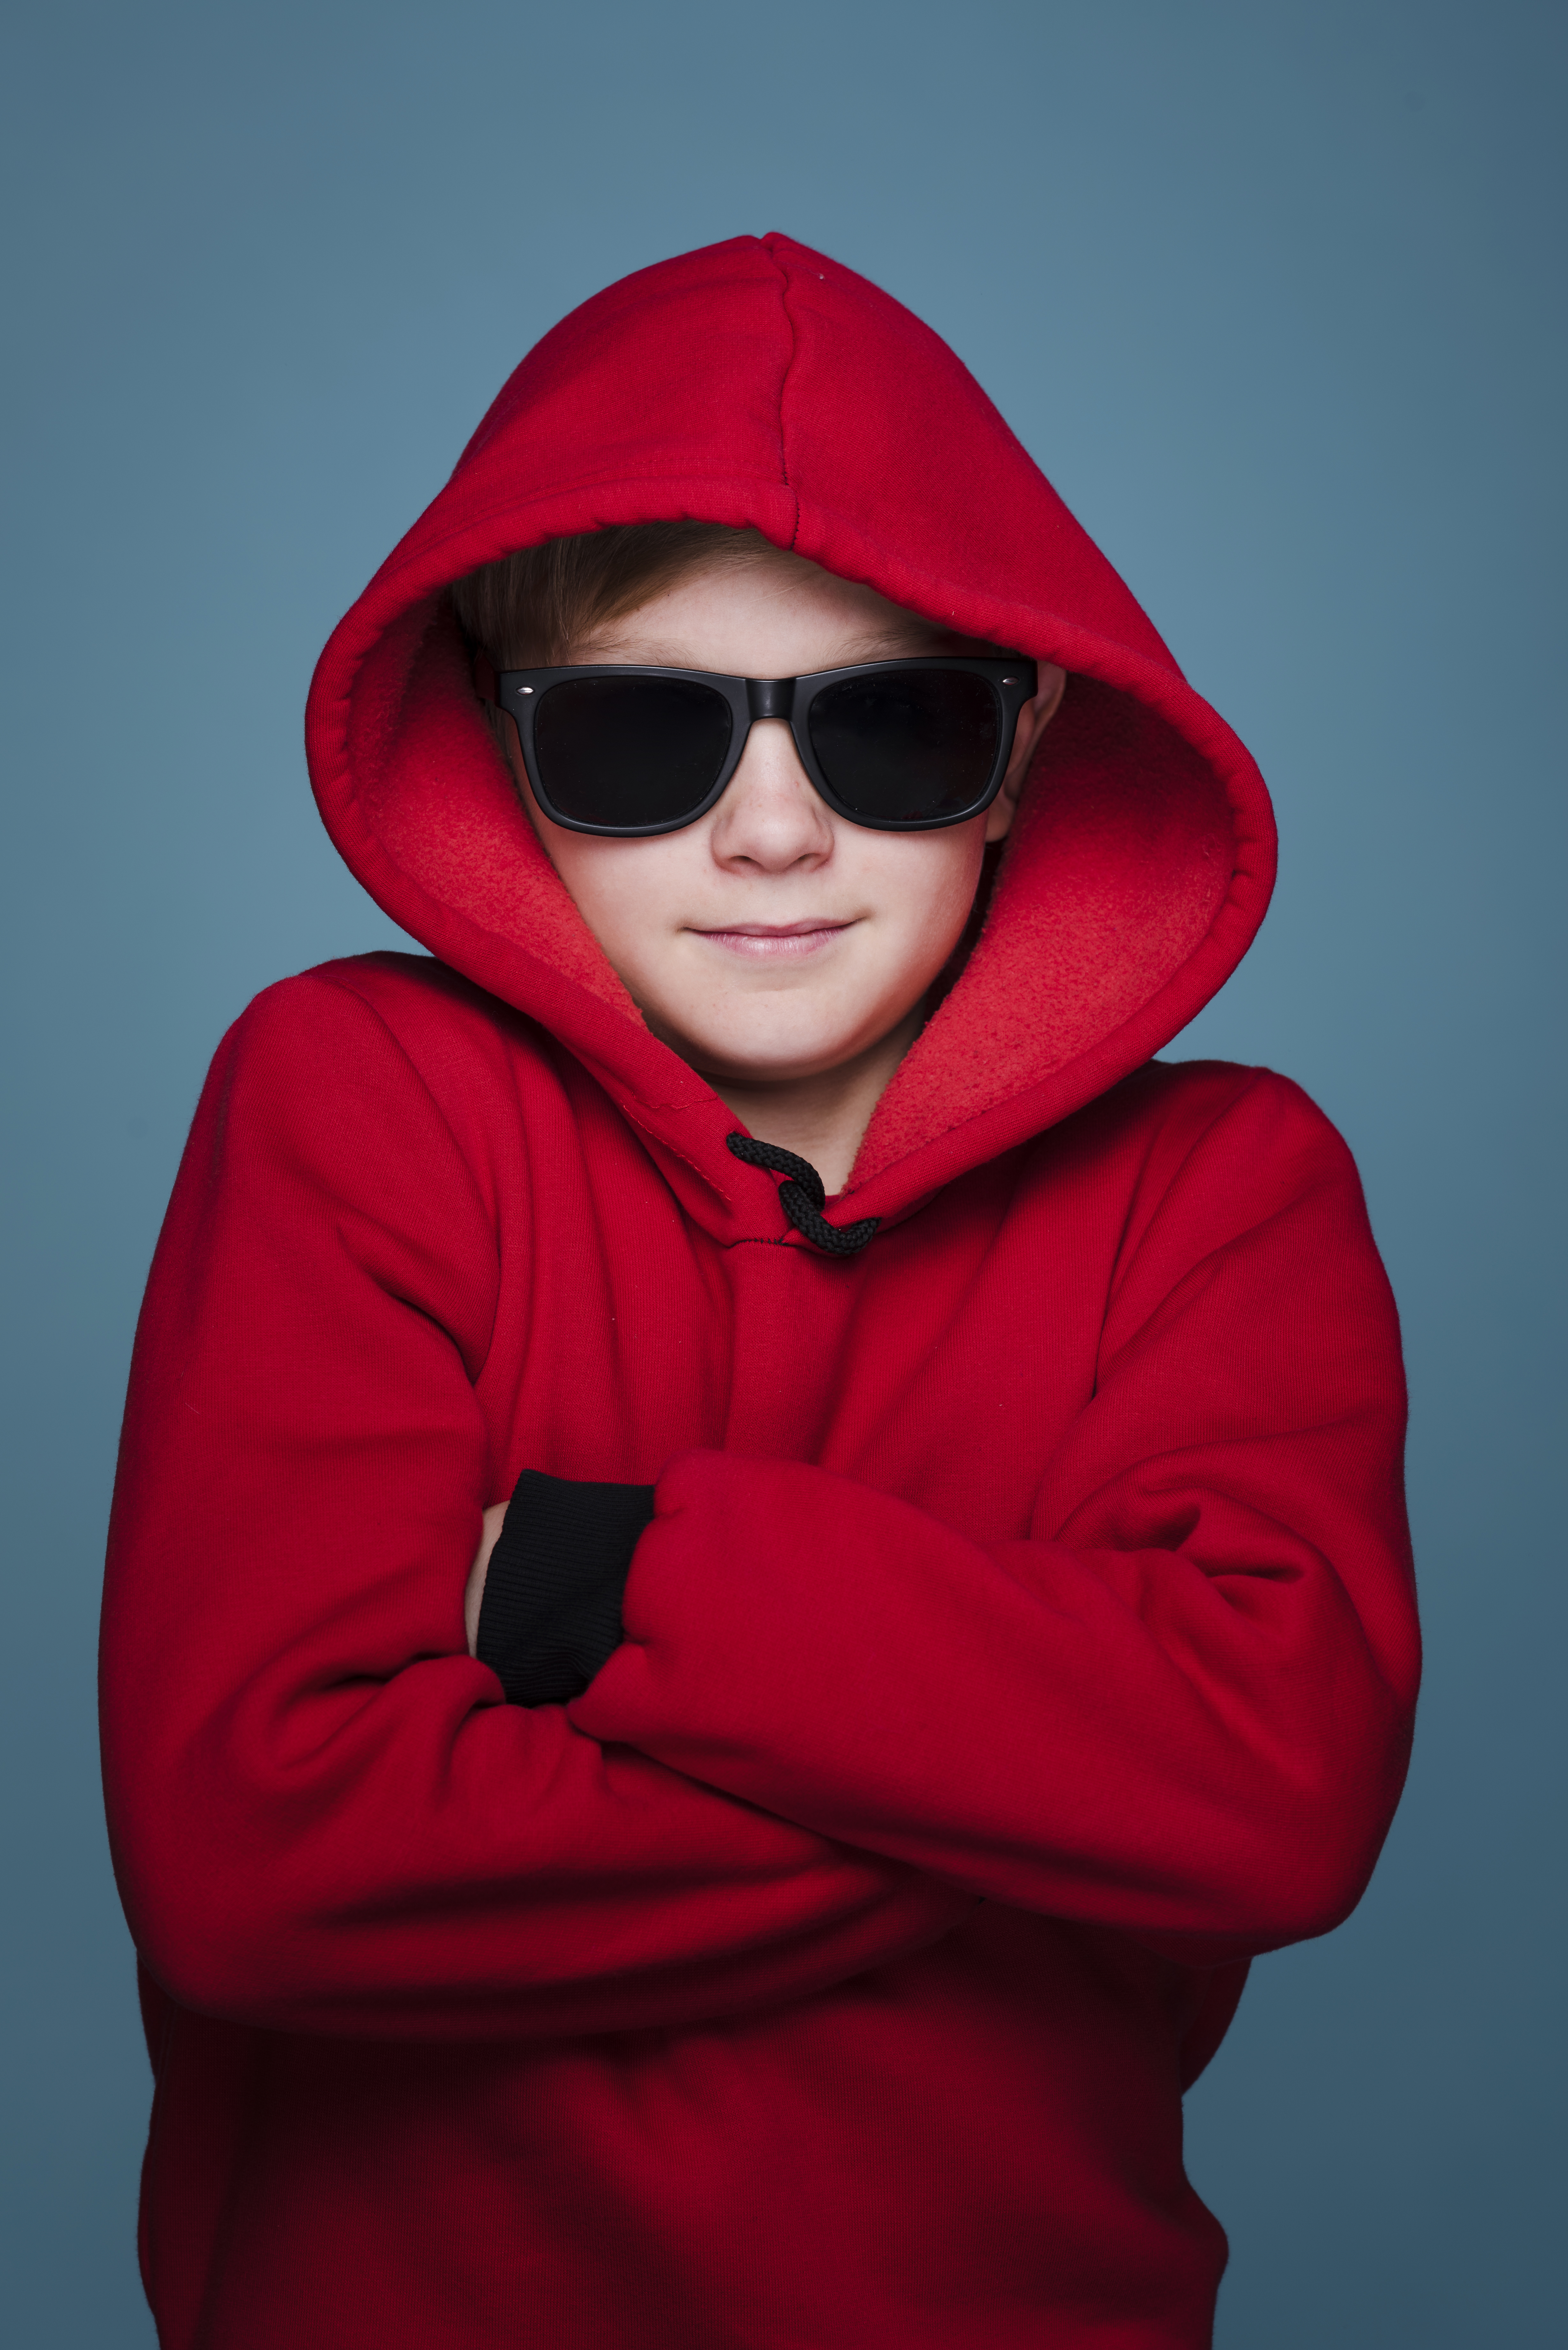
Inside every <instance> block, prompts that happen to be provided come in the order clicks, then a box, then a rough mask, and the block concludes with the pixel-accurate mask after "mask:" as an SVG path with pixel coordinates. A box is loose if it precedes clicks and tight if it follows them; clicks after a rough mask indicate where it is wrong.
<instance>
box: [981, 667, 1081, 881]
mask: <svg viewBox="0 0 1568 2350" xmlns="http://www.w3.org/2000/svg"><path fill="white" fill-rule="evenodd" d="M1066 684H1067V672H1066V671H1065V670H1064V669H1058V668H1057V666H1056V664H1055V662H1054V661H1042V662H1041V664H1040V688H1039V691H1038V692H1037V693H1036V694H1035V696H1034V699H1033V702H1025V703H1024V705H1023V709H1022V710H1021V711H1020V712H1019V713H1018V729H1017V732H1016V733H1015V734H1014V735H1013V737H1012V758H1011V759H1009V761H1008V763H1007V773H1006V775H1003V777H1002V789H1001V790H1000V791H999V792H998V793H997V795H996V797H995V798H994V799H993V800H992V803H991V806H990V807H988V808H987V810H986V812H985V837H986V839H987V840H988V841H992V840H1005V839H1006V837H1007V836H1008V834H1009V833H1010V832H1011V831H1012V819H1013V817H1014V816H1016V815H1017V814H1018V802H1019V797H1020V795H1021V794H1022V792H1023V779H1024V777H1025V775H1028V773H1029V764H1030V761H1031V760H1032V759H1033V756H1034V754H1035V752H1036V750H1037V749H1038V748H1039V745H1040V737H1041V736H1042V734H1044V732H1045V729H1046V728H1047V726H1049V725H1050V723H1051V721H1052V720H1053V718H1054V717H1055V715H1056V712H1057V711H1058V710H1059V709H1060V707H1061V704H1062V696H1063V693H1064V691H1065V689H1066Z"/></svg>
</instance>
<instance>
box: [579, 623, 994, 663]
mask: <svg viewBox="0 0 1568 2350" xmlns="http://www.w3.org/2000/svg"><path fill="white" fill-rule="evenodd" d="M970 642H971V639H969V638H967V637H964V638H959V637H955V636H954V635H953V633H952V631H951V630H950V629H939V628H937V627H935V626H932V627H930V628H929V629H922V628H919V627H916V628H912V629H876V630H873V631H871V632H869V633H868V634H867V635H866V636H864V637H854V638H852V639H850V641H849V644H848V646H847V647H846V648H844V649H843V650H842V651H841V653H840V657H839V659H838V660H836V661H833V662H830V663H829V664H828V666H829V667H830V668H833V669H853V668H854V667H855V666H856V665H857V663H858V662H860V661H868V660H902V659H914V658H918V657H919V655H920V654H921V653H927V652H931V653H934V652H942V651H946V650H948V649H949V647H954V648H956V647H959V646H963V647H966V648H967V647H968V645H969V644H970ZM585 659H587V660H594V661H601V660H617V659H624V660H635V661H636V662H638V663H639V664H641V665H643V666H645V667H647V668H649V669H701V667H702V666H703V664H702V663H701V661H694V660H692V659H691V648H690V647H689V646H685V645H680V644H676V643H673V642H671V641H670V640H668V639H660V638H653V639H639V638H638V637H636V636H626V637H610V638H602V637H601V638H593V637H590V638H589V639H588V640H587V643H586V644H583V645H574V646H572V647H571V648H570V649H569V651H568V654H567V660H568V663H569V662H571V661H581V660H585Z"/></svg>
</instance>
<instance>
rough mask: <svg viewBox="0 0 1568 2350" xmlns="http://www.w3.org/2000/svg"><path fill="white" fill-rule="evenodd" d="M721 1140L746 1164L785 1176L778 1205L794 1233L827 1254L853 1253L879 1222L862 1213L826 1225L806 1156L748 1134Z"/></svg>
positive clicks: (815, 1176)
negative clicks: (856, 1218)
mask: <svg viewBox="0 0 1568 2350" xmlns="http://www.w3.org/2000/svg"><path fill="white" fill-rule="evenodd" d="M724 1140H725V1143H726V1144H727V1146H728V1147H729V1149H731V1150H732V1151H733V1152H734V1154H735V1157H736V1158H737V1159H744V1160H745V1162H746V1164H747V1166H748V1167H765V1168H766V1169H767V1170H768V1172H769V1173H770V1174H771V1175H784V1176H787V1177H788V1179H789V1180H787V1182H784V1183H781V1184H780V1185H779V1205H780V1207H781V1208H782V1209H783V1210H784V1213H785V1215H786V1216H787V1217H788V1218H789V1220H790V1222H791V1223H792V1224H793V1225H794V1228H795V1230H796V1232H804V1233H805V1236H806V1239H807V1240H808V1241H810V1242H811V1243H813V1244H814V1246H815V1247H817V1248H819V1249H826V1251H827V1253H828V1255H829V1256H853V1255H854V1253H855V1252H856V1250H857V1249H863V1248H864V1247H865V1245H866V1243H867V1241H868V1240H869V1239H870V1237H871V1235H872V1233H873V1232H875V1231H876V1229H877V1225H878V1224H879V1223H880V1222H881V1221H882V1219H881V1218H880V1216H862V1218H861V1219H860V1222H858V1223H857V1224H830V1223H829V1222H828V1221H827V1218H826V1216H825V1215H824V1214H823V1212H822V1210H823V1205H824V1202H825V1201H826V1198H827V1194H826V1191H824V1190H823V1188H822V1178H821V1176H820V1175H819V1174H818V1173H817V1171H816V1170H815V1167H814V1166H813V1165H812V1163H811V1161H810V1159H798V1158H797V1157H796V1156H795V1154H794V1151H793V1150H781V1149H779V1147H778V1145H777V1143H775V1142H753V1140H752V1138H751V1136H750V1135H749V1134H727V1135H726V1136H725V1137H724Z"/></svg>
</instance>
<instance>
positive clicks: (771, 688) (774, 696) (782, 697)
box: [746, 677, 794, 719]
mask: <svg viewBox="0 0 1568 2350" xmlns="http://www.w3.org/2000/svg"><path fill="white" fill-rule="evenodd" d="M746 708H747V710H748V711H749V712H750V713H751V715H752V716H753V718H784V719H787V718H788V717H789V716H790V715H791V713H792V712H793V711H794V678H793V677H749V678H748V679H747V680H746Z"/></svg>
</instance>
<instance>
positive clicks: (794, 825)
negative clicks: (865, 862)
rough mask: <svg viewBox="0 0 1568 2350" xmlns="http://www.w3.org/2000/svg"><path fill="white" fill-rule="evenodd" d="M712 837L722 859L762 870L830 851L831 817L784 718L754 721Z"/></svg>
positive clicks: (814, 861) (815, 859) (814, 860)
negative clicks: (801, 758) (796, 747)
mask: <svg viewBox="0 0 1568 2350" xmlns="http://www.w3.org/2000/svg"><path fill="white" fill-rule="evenodd" d="M710 838H711V846H712V850H713V854H714V856H715V857H716V858H718V860H719V862H720V863H721V864H722V865H734V866H742V867H750V868H752V869H753V870H755V871H758V872H763V873H787V872H790V871H792V870H793V869H794V868H795V867H797V866H805V867H807V868H809V867H810V866H813V865H819V864H821V862H822V861H823V859H824V858H826V857H828V856H830V855H831V854H832V850H833V823H832V818H831V816H830V815H829V813H828V810H827V808H826V806H825V805H824V803H823V801H822V800H821V799H820V798H819V797H818V795H817V791H816V787H815V785H814V784H813V782H812V780H811V777H810V776H809V775H807V774H806V772H805V768H804V767H803V766H802V765H801V764H800V757H799V754H798V753H797V752H796V750H795V747H794V735H793V734H792V733H790V730H789V728H788V727H787V726H786V725H785V724H784V722H783V720H782V719H777V718H759V719H754V720H753V723H752V731H751V733H750V734H749V735H748V737H747V739H746V747H745V751H744V753H743V754H742V759H741V764H740V765H739V766H738V767H737V768H736V770H735V772H734V774H733V775H732V776H731V778H730V782H729V785H728V788H727V789H726V791H725V793H724V796H723V798H722V800H721V801H720V802H719V805H718V806H717V808H716V809H715V810H714V812H713V828H712V832H711V836H710Z"/></svg>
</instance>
